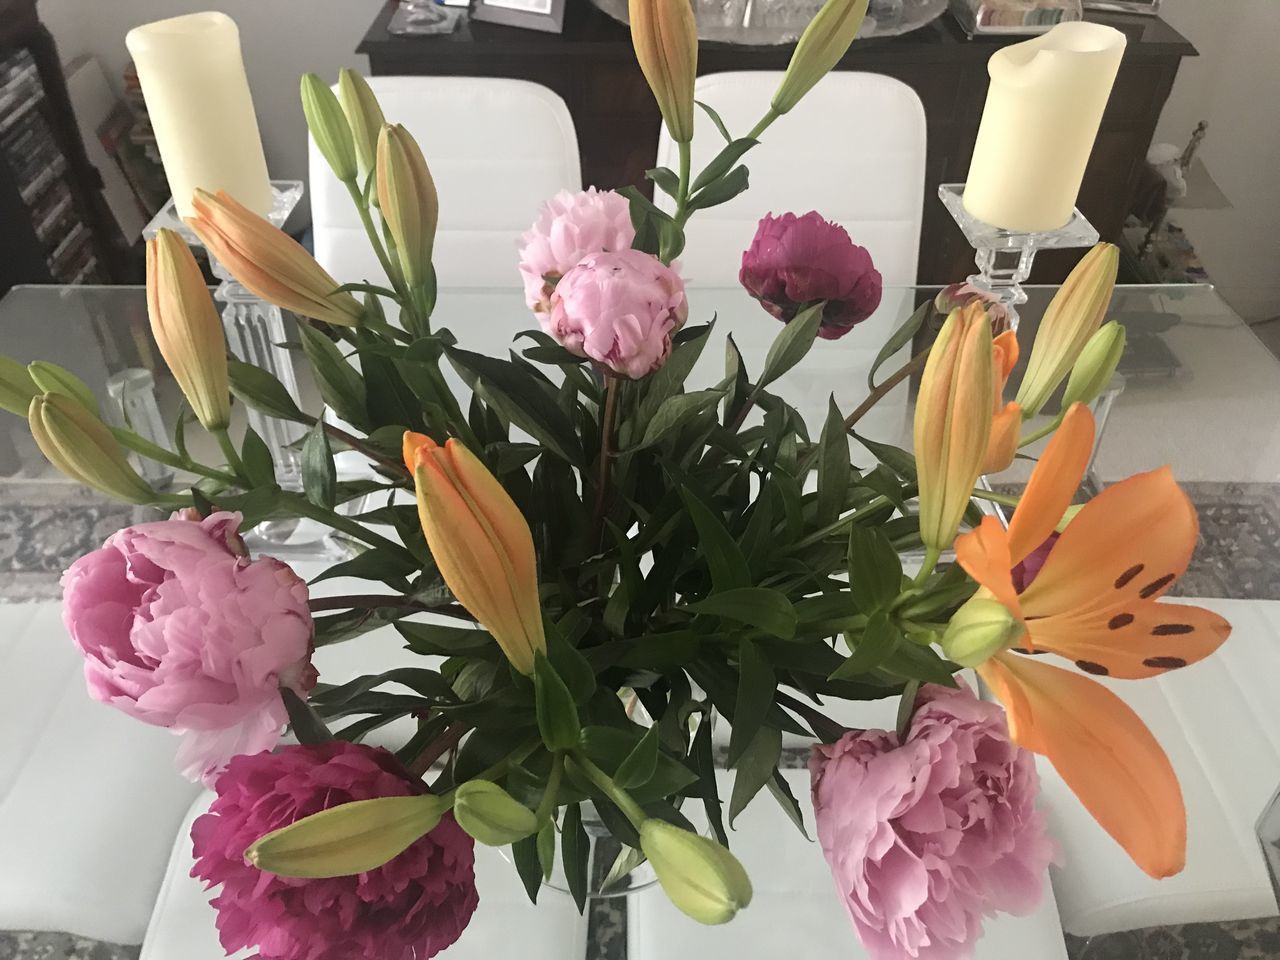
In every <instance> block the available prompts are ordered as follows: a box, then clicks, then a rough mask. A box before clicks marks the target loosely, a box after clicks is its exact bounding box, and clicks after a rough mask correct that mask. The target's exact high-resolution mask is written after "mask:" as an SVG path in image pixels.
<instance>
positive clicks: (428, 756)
mask: <svg viewBox="0 0 1280 960" xmlns="http://www.w3.org/2000/svg"><path fill="white" fill-rule="evenodd" d="M470 729H471V727H470V726H469V725H467V724H465V723H453V724H450V725H449V726H447V727H445V729H444V732H443V733H441V734H440V736H438V737H436V738H435V739H434V740H432V741H431V742H430V743H429V744H427V746H426V747H425V748H423V751H422V752H421V753H420V754H418V755H417V756H416V757H414V758H413V763H411V764H409V772H410V773H412V774H413V775H414V776H415V777H421V776H422V775H423V774H425V773H426V772H427V771H428V770H430V769H431V765H432V764H433V763H435V762H436V761H437V760H439V759H440V757H441V756H443V755H444V752H445V751H446V750H451V749H453V748H454V747H456V746H457V745H458V741H459V740H461V739H462V737H463V735H465V734H466V732H467V731H468V730H470Z"/></svg>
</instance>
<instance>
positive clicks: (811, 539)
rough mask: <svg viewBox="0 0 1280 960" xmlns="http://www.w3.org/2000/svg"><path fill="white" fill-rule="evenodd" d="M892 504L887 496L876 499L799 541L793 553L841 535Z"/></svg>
mask: <svg viewBox="0 0 1280 960" xmlns="http://www.w3.org/2000/svg"><path fill="white" fill-rule="evenodd" d="M892 502H893V501H891V500H890V499H889V498H888V497H885V496H879V497H876V498H875V499H873V500H871V501H870V502H869V503H867V504H865V505H863V506H861V507H859V508H858V509H857V510H855V511H853V513H847V514H845V515H844V516H843V517H841V518H840V519H839V520H836V521H835V522H834V523H829V524H827V525H826V526H825V527H823V528H822V529H821V530H815V531H814V532H813V533H811V534H809V536H807V537H805V538H804V539H803V540H800V541H797V543H796V545H795V546H794V547H793V548H792V551H793V552H794V551H795V550H803V549H804V548H805V547H811V546H813V545H814V544H815V543H819V542H821V541H823V540H825V539H826V538H827V537H829V536H831V535H832V534H833V533H839V532H840V531H841V530H844V529H845V528H846V527H848V526H849V525H850V524H853V523H857V522H858V521H859V520H861V519H862V518H863V517H865V516H868V515H869V514H872V513H875V512H876V511H877V510H880V509H882V508H884V507H886V506H888V505H889V504H891V503H892Z"/></svg>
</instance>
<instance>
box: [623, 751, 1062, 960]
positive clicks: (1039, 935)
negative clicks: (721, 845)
mask: <svg viewBox="0 0 1280 960" xmlns="http://www.w3.org/2000/svg"><path fill="white" fill-rule="evenodd" d="M784 776H785V777H786V778H787V782H788V783H789V784H790V786H791V790H792V792H793V793H794V794H795V796H796V799H798V800H799V801H800V804H801V807H802V808H803V809H804V812H805V824H806V827H807V829H808V830H809V833H810V835H811V836H812V835H813V808H812V806H811V804H810V800H809V775H808V773H807V772H806V771H803V770H788V771H785V773H784ZM718 777H719V779H720V781H721V785H720V792H721V796H722V797H727V796H729V791H730V789H731V781H732V774H727V773H720V774H718ZM737 828H738V829H737V830H736V831H735V832H734V833H733V834H732V836H730V838H729V842H730V844H731V845H732V848H733V852H734V853H735V854H736V855H737V856H738V858H739V859H740V860H741V861H742V864H743V866H745V867H746V868H747V872H748V873H749V874H750V875H751V881H752V884H753V886H754V889H755V896H754V897H753V899H752V901H751V905H750V906H749V907H747V909H745V910H743V911H742V912H741V913H739V914H738V915H737V917H735V918H734V919H733V920H732V921H731V922H730V923H728V924H725V925H723V926H718V927H706V926H703V925H702V924H699V923H696V922H694V921H693V920H690V919H689V918H688V917H686V916H685V915H684V914H682V913H680V912H679V911H678V910H677V909H676V908H675V907H673V906H672V905H671V903H670V902H669V901H668V900H667V898H666V895H665V894H663V892H662V890H661V889H659V888H657V887H653V888H651V889H649V890H646V891H644V892H643V893H640V894H637V895H636V896H635V897H634V898H633V899H632V901H631V914H630V919H629V922H628V924H627V938H628V943H629V952H628V957H629V960H704V958H707V957H769V958H774V957H791V956H795V957H815V958H816V957H840V958H849V960H855V958H865V957H866V956H867V953H866V951H865V950H864V949H863V948H862V945H861V944H860V943H859V942H858V938H857V934H855V933H854V930H853V925H852V924H851V922H850V921H849V918H848V916H847V915H846V914H845V910H844V907H843V905H842V904H841V903H840V901H839V899H838V897H837V896H836V891H835V886H834V884H833V882H832V879H831V872H830V871H829V870H828V868H827V862H826V860H824V859H823V857H822V849H821V848H820V847H819V846H818V844H817V843H810V842H808V841H806V840H805V839H804V838H803V837H801V836H800V834H799V833H798V832H797V831H796V828H795V827H794V826H793V825H792V824H791V822H790V821H789V820H788V819H787V818H786V816H785V815H784V814H783V812H782V810H781V809H780V808H779V807H778V805H777V803H776V802H775V801H774V800H773V798H772V797H771V796H769V795H768V793H767V792H764V793H761V795H759V796H757V797H756V799H755V800H754V801H753V802H752V803H751V805H750V806H749V807H747V809H746V811H745V812H744V813H743V814H742V815H741V816H740V817H739V818H738V821H737ZM975 956H976V957H977V958H978V960H997V958H999V960H1031V958H1034V960H1066V956H1067V953H1066V948H1065V946H1064V944H1063V940H1062V931H1061V929H1060V928H1059V925H1058V911H1057V909H1056V907H1055V906H1054V902H1053V894H1052V892H1051V891H1050V890H1049V887H1048V884H1046V885H1045V897H1044V900H1043V902H1042V903H1041V905H1040V907H1039V908H1038V909H1037V910H1036V912H1035V913H1033V914H1031V915H1030V916H1027V917H1009V916H1000V917H997V918H995V919H993V920H988V921H987V922H986V935H985V936H984V937H983V939H982V940H981V941H980V942H979V943H978V948H977V952H976V954H975Z"/></svg>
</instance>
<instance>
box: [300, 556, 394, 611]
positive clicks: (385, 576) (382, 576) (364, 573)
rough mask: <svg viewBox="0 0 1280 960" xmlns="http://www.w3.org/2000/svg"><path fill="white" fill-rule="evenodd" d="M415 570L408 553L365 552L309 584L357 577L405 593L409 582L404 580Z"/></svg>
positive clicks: (333, 567) (336, 565)
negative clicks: (376, 581)
mask: <svg viewBox="0 0 1280 960" xmlns="http://www.w3.org/2000/svg"><path fill="white" fill-rule="evenodd" d="M417 569H418V562H417V561H416V560H415V559H414V558H413V555H412V554H410V553H408V552H406V553H404V554H398V553H391V552H390V551H387V550H366V551H365V552H364V553H358V554H356V555H355V556H354V557H352V558H351V559H350V560H343V561H342V562H341V563H336V564H334V565H333V566H331V567H329V568H328V569H327V570H325V571H324V572H323V573H321V574H320V575H319V576H318V577H315V578H314V579H313V580H312V581H311V582H312V583H313V584H315V583H320V582H321V581H323V580H332V579H333V578H334V577H357V578H359V579H361V580H380V581H381V582H383V583H385V584H387V585H388V586H390V587H391V588H392V589H395V590H400V591H406V592H407V591H408V589H409V582H408V580H407V579H406V578H407V577H409V576H410V575H411V574H413V573H415V572H416V571H417ZM390 599H394V598H390Z"/></svg>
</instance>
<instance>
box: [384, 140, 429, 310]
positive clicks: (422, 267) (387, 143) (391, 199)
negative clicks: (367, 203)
mask: <svg viewBox="0 0 1280 960" xmlns="http://www.w3.org/2000/svg"><path fill="white" fill-rule="evenodd" d="M378 208H379V209H380V210H381V211H382V219H383V220H385V221H386V224H387V229H388V230H389V231H390V232H391V238H392V239H393V240H395V242H396V256H397V257H399V259H400V269H401V271H402V272H403V273H404V279H405V282H406V283H408V284H409V287H410V289H412V290H416V289H418V288H420V287H421V286H422V285H423V283H425V282H426V280H427V278H428V277H429V276H430V273H431V249H432V247H433V246H434V245H435V241H436V222H437V221H438V220H439V218H440V200H439V198H438V197H437V196H436V184H435V181H434V180H432V179H431V171H430V170H429V169H427V160H426V158H425V157H424V156H423V155H422V150H421V148H419V146H418V142H417V141H416V140H414V139H413V137H412V136H410V134H409V131H408V130H406V129H405V128H404V127H402V126H400V125H399V124H396V125H390V124H388V125H387V126H384V127H383V128H382V136H381V137H380V138H379V139H378Z"/></svg>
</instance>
